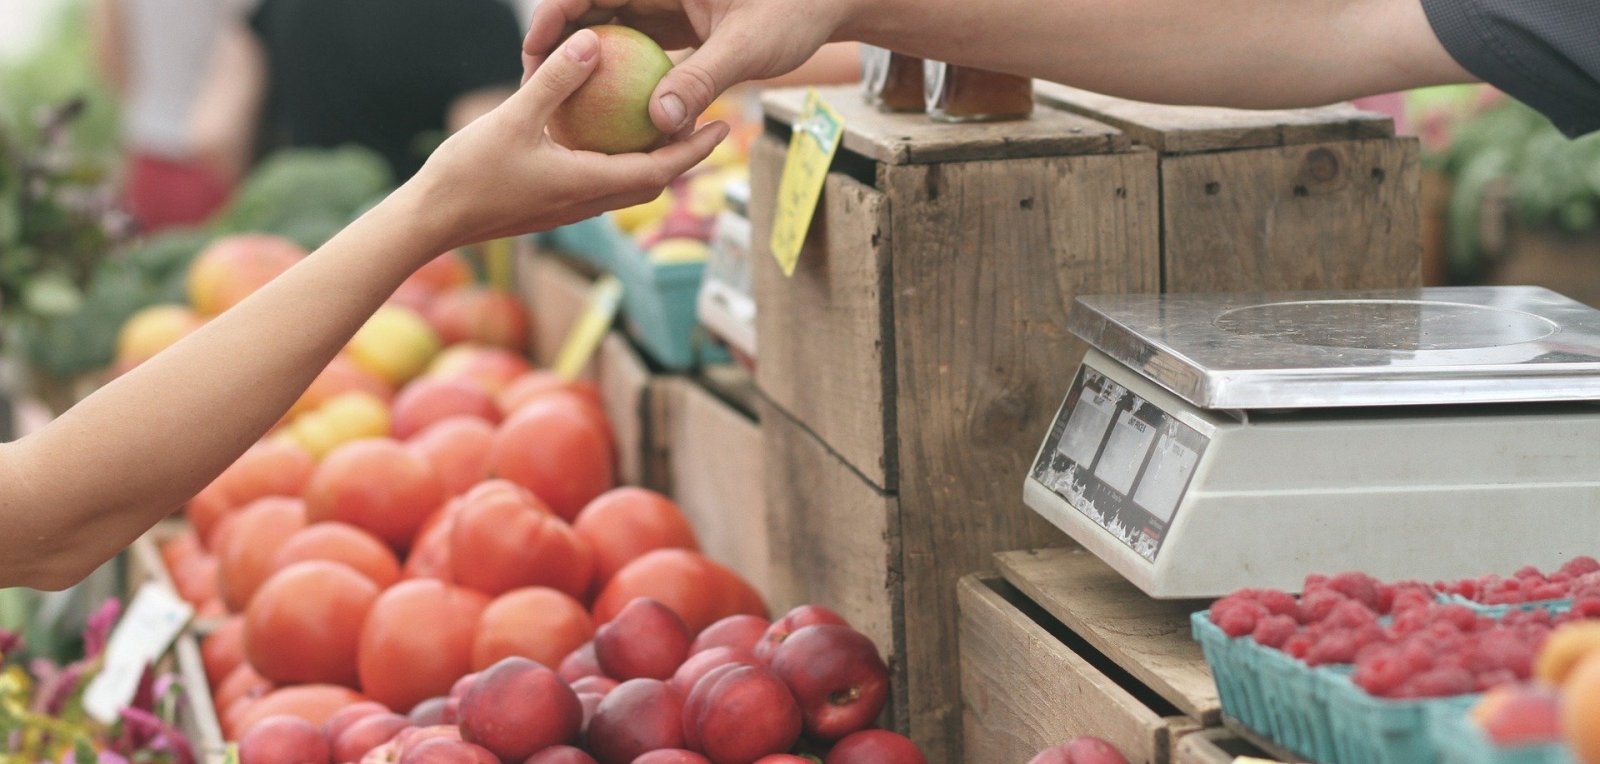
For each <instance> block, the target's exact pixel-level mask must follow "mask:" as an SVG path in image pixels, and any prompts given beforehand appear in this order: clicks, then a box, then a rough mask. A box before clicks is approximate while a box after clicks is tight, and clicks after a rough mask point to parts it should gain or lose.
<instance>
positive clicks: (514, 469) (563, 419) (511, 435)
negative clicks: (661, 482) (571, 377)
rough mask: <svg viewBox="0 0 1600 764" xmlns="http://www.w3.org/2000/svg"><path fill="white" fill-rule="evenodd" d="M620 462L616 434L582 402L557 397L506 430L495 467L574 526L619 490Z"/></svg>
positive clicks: (530, 408) (526, 411)
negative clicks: (591, 504)
mask: <svg viewBox="0 0 1600 764" xmlns="http://www.w3.org/2000/svg"><path fill="white" fill-rule="evenodd" d="M614 460H615V456H614V454H613V453H612V448H611V436H610V433H608V432H606V431H605V429H604V428H603V427H600V426H598V425H596V424H595V423H594V421H593V420H592V418H591V417H590V416H589V415H588V414H586V413H584V410H583V404H581V403H579V402H578V401H577V399H576V398H574V397H572V396H569V395H565V394H559V395H558V394H554V393H552V394H550V395H547V396H544V397H542V398H540V399H538V400H535V401H534V402H533V403H530V404H528V405H527V406H525V407H524V408H523V409H522V410H521V411H518V412H517V413H516V414H515V415H514V416H512V417H511V418H510V419H509V420H507V421H506V422H505V424H503V425H501V427H500V432H499V433H497V434H496V435H495V441H494V449H493V451H492V452H491V454H490V459H489V463H490V469H491V471H492V472H493V473H494V474H495V475H497V476H499V477H502V478H505V479H507V480H510V481H511V482H513V483H516V484H517V485H520V486H523V487H524V488H527V489H528V490H530V491H533V493H534V494H535V495H537V496H538V497H539V498H540V499H543V500H544V501H545V503H546V504H549V505H550V507H551V509H554V510H555V512H556V514H558V515H560V516H561V518H562V519H563V520H567V521H569V522H570V521H571V520H572V519H573V518H575V517H577V516H578V512H579V511H580V510H582V509H583V506H584V505H585V504H588V503H589V502H590V501H593V500H594V498H595V497H596V496H599V495H600V494H602V493H605V492H606V491H607V490H609V489H610V488H611V487H612V486H613V485H615V484H616V471H615V461H614Z"/></svg>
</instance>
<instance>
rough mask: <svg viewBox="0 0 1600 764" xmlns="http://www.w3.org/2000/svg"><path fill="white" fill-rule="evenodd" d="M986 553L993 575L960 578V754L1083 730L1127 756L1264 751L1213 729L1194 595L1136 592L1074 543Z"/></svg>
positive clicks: (1029, 749)
mask: <svg viewBox="0 0 1600 764" xmlns="http://www.w3.org/2000/svg"><path fill="white" fill-rule="evenodd" d="M995 560H996V564H997V566H998V568H999V570H1000V573H1001V575H1000V576H998V577H986V576H983V575H972V576H968V577H966V578H964V579H962V581H961V583H960V587H959V589H960V591H959V598H960V603H961V627H960V635H961V659H960V670H961V698H962V701H963V726H964V728H965V736H964V755H963V756H962V757H961V760H962V761H965V762H967V763H968V764H990V763H992V764H1002V763H1009V762H1019V761H1027V760H1028V758H1029V757H1031V756H1032V755H1034V754H1035V753H1038V752H1039V751H1040V750H1043V749H1045V748H1048V747H1050V746H1054V745H1060V744H1061V743H1063V742H1066V741H1067V740H1070V739H1072V738H1074V737H1078V736H1081V735H1093V736H1095V737H1100V738H1104V739H1105V740H1107V741H1109V742H1111V743H1112V744H1113V745H1115V746H1117V748H1119V749H1120V750H1122V752H1123V753H1124V754H1125V755H1126V756H1127V757H1128V759H1129V761H1131V762H1136V763H1138V762H1143V763H1146V764H1162V763H1164V762H1196V763H1199V762H1212V761H1231V760H1232V757H1233V756H1235V755H1240V754H1248V755H1253V756H1261V755H1262V754H1261V753H1260V752H1259V751H1258V750H1256V749H1254V748H1251V747H1249V746H1248V745H1246V744H1244V743H1242V742H1241V741H1239V740H1238V739H1237V738H1236V737H1235V736H1233V735H1232V734H1231V733H1228V732H1226V731H1225V730H1223V729H1221V727H1220V725H1221V723H1222V714H1221V706H1220V703H1219V702H1218V700H1217V692H1216V686H1215V684H1214V683H1213V682H1212V681H1211V675H1210V672H1209V671H1208V670H1207V668H1206V663H1205V658H1204V656H1203V655H1202V654H1201V652H1200V647H1199V645H1198V644H1196V643H1195V642H1194V641H1193V640H1192V639H1191V638H1190V637H1189V630H1188V614H1189V613H1190V612H1192V610H1193V609H1194V608H1196V607H1201V606H1203V605H1200V604H1196V603H1184V602H1172V601H1159V600H1152V599H1150V598H1148V597H1145V596H1144V595H1143V594H1142V593H1140V592H1139V591H1138V590H1137V589H1135V588H1134V587H1133V586H1132V585H1130V584H1128V583H1127V582H1126V581H1124V580H1123V579H1122V578H1121V577H1120V576H1118V575H1117V574H1116V572H1115V571H1113V570H1111V569H1110V568H1109V567H1107V566H1105V564H1104V563H1102V562H1100V560H1099V559H1097V558H1095V557H1094V556H1093V555H1092V554H1089V553H1087V552H1085V551H1082V550H1077V549H1073V550H1067V549H1054V550H1045V551H1040V552H1016V553H1005V554H1000V555H997V556H996V557H995ZM1202 733H1205V734H1204V736H1203V737H1202V736H1200V735H1201V734H1202ZM1191 737H1194V738H1195V739H1193V740H1190V739H1189V738H1191Z"/></svg>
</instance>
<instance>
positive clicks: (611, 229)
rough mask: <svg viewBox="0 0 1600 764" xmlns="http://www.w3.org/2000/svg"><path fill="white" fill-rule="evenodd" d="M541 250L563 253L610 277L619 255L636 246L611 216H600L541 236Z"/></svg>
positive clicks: (555, 229) (539, 239) (539, 240)
mask: <svg viewBox="0 0 1600 764" xmlns="http://www.w3.org/2000/svg"><path fill="white" fill-rule="evenodd" d="M537 241H538V242H539V244H540V245H541V246H544V247H548V248H550V249H553V250H556V251H558V252H561V253H562V254H565V255H567V256H568V257H571V258H573V259H575V260H578V261H579V262H584V263H588V264H589V265H591V266H594V267H595V268H596V269H598V270H600V271H602V272H606V273H610V272H611V271H612V270H613V267H612V266H613V264H614V263H615V262H616V254H617V251H618V250H619V249H620V248H622V247H623V246H624V245H627V246H632V244H633V242H632V241H631V240H629V239H628V237H627V235H625V234H624V233H622V231H621V230H620V229H618V228H617V226H616V224H615V223H613V222H612V221H611V216H609V215H597V216H595V217H592V218H589V219H588V220H580V221H578V222H576V223H573V224H571V225H564V226H561V227H560V228H553V229H551V230H549V231H546V232H544V233H543V234H541V235H540V236H539V237H538V239H537Z"/></svg>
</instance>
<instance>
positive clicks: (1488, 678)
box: [1472, 669, 1517, 692]
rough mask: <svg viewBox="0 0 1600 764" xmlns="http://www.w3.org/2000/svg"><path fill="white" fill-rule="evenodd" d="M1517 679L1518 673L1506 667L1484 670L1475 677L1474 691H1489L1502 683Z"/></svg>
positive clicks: (1509, 682)
mask: <svg viewBox="0 0 1600 764" xmlns="http://www.w3.org/2000/svg"><path fill="white" fill-rule="evenodd" d="M1515 681H1517V675H1516V674H1513V673H1511V672H1509V671H1506V670H1505V669H1495V670H1493V671H1484V672H1481V673H1479V674H1478V675H1477V676H1476V677H1473V684H1472V691H1473V692H1488V691H1490V690H1492V689H1494V688H1496V687H1499V686H1500V685H1503V684H1511V683H1512V682H1515Z"/></svg>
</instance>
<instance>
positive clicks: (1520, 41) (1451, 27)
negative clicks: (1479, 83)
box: [1422, 0, 1600, 137]
mask: <svg viewBox="0 0 1600 764" xmlns="http://www.w3.org/2000/svg"><path fill="white" fill-rule="evenodd" d="M1422 7H1423V10H1424V11H1425V12H1426V13H1427V15H1428V21H1429V23H1430V24H1432V25H1433V30H1434V33H1435V34H1437V35H1438V36H1439V41H1440V42H1441V43H1443V44H1444V47H1445V50H1447V51H1449V53H1450V55H1451V56H1452V57H1453V58H1455V60H1456V62H1457V63H1459V64H1461V66H1462V68H1464V69H1466V70H1467V71H1469V72H1471V73H1472V74H1473V75H1474V76H1476V77H1478V78H1479V79H1481V80H1483V81H1484V82H1487V83H1489V84H1491V85H1493V86H1495V87H1497V88H1499V89H1501V90H1503V91H1505V92H1506V93H1508V94H1510V95H1511V96H1512V97H1514V98H1516V99H1517V100H1519V101H1522V102H1523V103H1526V104H1527V105H1529V106H1531V107H1533V108H1535V109H1537V110H1539V111H1540V112H1543V113H1544V115H1545V116H1547V117H1549V118H1550V121H1551V122H1554V123H1555V125H1556V127H1558V128H1560V129H1561V131H1562V132H1564V133H1566V134H1567V135H1569V136H1572V137H1577V136H1579V135H1583V134H1585V133H1589V132H1593V131H1596V130H1600V0H1422Z"/></svg>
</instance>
